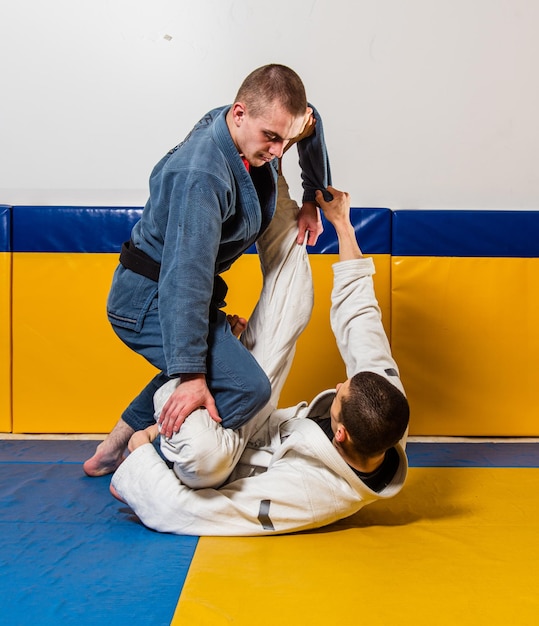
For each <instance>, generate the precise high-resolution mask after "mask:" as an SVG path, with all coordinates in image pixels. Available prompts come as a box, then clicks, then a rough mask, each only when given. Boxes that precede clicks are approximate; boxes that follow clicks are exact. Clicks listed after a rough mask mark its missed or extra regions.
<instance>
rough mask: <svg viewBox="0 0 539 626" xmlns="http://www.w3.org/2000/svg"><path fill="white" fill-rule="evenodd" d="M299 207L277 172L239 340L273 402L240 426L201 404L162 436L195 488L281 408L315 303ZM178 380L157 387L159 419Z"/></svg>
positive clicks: (232, 460)
mask: <svg viewBox="0 0 539 626" xmlns="http://www.w3.org/2000/svg"><path fill="white" fill-rule="evenodd" d="M298 211H299V208H298V205H297V204H296V202H295V201H294V200H291V199H290V195H289V190H288V185H287V183H286V180H285V179H284V178H283V177H282V176H279V181H278V196H277V207H276V211H275V216H274V218H273V220H272V221H271V224H270V225H269V227H268V229H267V230H266V231H265V232H264V234H263V235H262V237H261V238H260V239H259V240H258V242H257V248H258V254H259V258H260V265H261V270H262V276H263V285H262V291H261V294H260V298H259V301H258V303H257V305H256V307H255V309H254V311H253V313H252V315H251V318H250V319H249V323H248V326H247V329H246V331H245V332H244V333H243V334H242V336H241V341H242V342H243V343H244V345H245V346H246V347H247V348H248V349H249V350H250V352H251V353H252V354H253V355H254V357H255V358H256V360H257V361H258V363H259V364H260V365H261V366H262V368H263V370H264V371H265V372H266V374H267V376H268V378H269V380H270V383H271V388H272V394H271V398H270V401H269V403H268V404H267V405H266V406H265V407H264V409H262V411H260V412H259V413H258V414H257V415H255V417H253V418H252V419H251V420H250V421H249V422H247V423H246V424H245V425H244V426H242V427H241V428H239V429H238V430H236V431H235V430H232V429H228V428H223V427H222V426H221V425H220V424H218V423H217V422H215V421H214V420H212V419H211V418H210V416H209V414H208V412H207V411H206V409H198V410H196V411H194V412H193V413H192V414H191V415H190V416H189V417H188V418H187V419H186V420H185V422H184V423H183V425H182V427H181V428H180V431H179V432H178V433H177V434H176V435H174V436H173V437H171V438H170V439H165V438H164V437H161V444H160V445H161V452H162V453H163V455H164V456H165V458H166V459H168V460H169V461H172V462H173V469H174V472H175V473H176V475H177V476H178V478H179V479H180V480H181V482H182V483H183V484H185V485H187V486H188V487H191V488H193V489H201V488H206V487H218V486H220V485H221V484H223V483H224V482H225V480H226V479H227V478H228V476H229V475H230V474H231V473H232V471H233V469H234V467H235V466H236V464H237V462H238V460H239V458H240V456H241V454H242V452H243V450H244V449H245V446H246V445H247V442H248V441H249V439H250V438H251V436H252V435H253V434H254V433H256V431H257V430H258V429H259V428H260V426H261V425H262V424H263V423H264V422H265V421H266V420H267V419H268V418H269V416H270V415H271V413H272V411H273V410H274V409H276V408H277V403H278V401H279V395H280V393H281V390H282V388H283V385H284V383H285V381H286V377H287V375H288V372H289V370H290V367H291V365H292V360H293V358H294V353H295V346H296V341H297V339H298V337H299V335H300V334H301V333H302V331H303V330H304V328H305V326H306V325H307V324H308V322H309V319H310V317H311V312H312V307H313V284H312V274H311V267H310V264H309V257H308V254H307V250H306V247H305V245H306V244H305V243H304V244H303V245H302V246H299V245H298V244H297V243H296V237H297V233H298V230H297V216H298ZM306 239H307V238H305V241H306ZM177 384H178V380H171V381H169V382H167V383H166V384H165V385H163V387H161V388H160V389H159V390H158V391H157V392H156V394H155V396H154V407H155V418H156V420H157V419H158V418H159V415H160V413H161V410H162V409H163V406H164V405H165V403H166V401H167V400H168V398H169V396H170V394H171V393H172V392H173V390H174V388H175V386H176V385H177Z"/></svg>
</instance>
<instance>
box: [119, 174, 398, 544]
mask: <svg viewBox="0 0 539 626" xmlns="http://www.w3.org/2000/svg"><path fill="white" fill-rule="evenodd" d="M279 185H280V187H279V198H280V201H279V204H278V209H277V213H276V217H275V218H274V220H273V221H272V224H271V225H270V228H269V229H268V230H267V231H266V233H265V234H264V236H263V238H262V239H261V240H260V241H259V244H258V245H259V255H260V259H261V266H262V272H263V275H264V286H263V289H262V293H261V297H260V300H259V304H258V305H257V307H256V309H255V311H254V312H253V315H252V316H251V318H250V320H249V326H248V329H247V331H246V332H245V333H244V335H243V336H242V340H243V341H244V342H245V343H246V345H247V346H248V347H249V349H250V350H251V351H252V352H253V354H254V355H255V357H256V358H257V360H258V361H259V363H260V364H261V365H262V366H263V367H264V370H265V371H266V373H267V374H268V377H269V378H270V381H271V383H272V390H273V395H272V398H271V400H270V402H269V404H268V406H266V408H265V409H264V410H263V411H261V412H260V413H259V414H258V415H257V416H256V417H254V418H253V419H252V420H251V421H250V422H248V423H247V424H246V425H245V426H244V427H242V428H241V429H239V430H238V431H232V430H229V429H224V428H222V427H221V426H220V425H219V424H217V423H216V422H214V421H213V420H211V418H210V417H209V416H208V414H207V412H206V411H205V410H204V409H201V410H198V411H196V412H195V413H193V414H192V415H191V416H189V418H188V419H187V420H186V421H185V423H184V424H183V425H182V427H181V429H180V432H179V433H178V434H177V435H176V436H175V437H174V438H172V439H171V440H164V438H162V442H161V449H162V452H163V454H164V455H165V456H166V458H167V459H169V460H171V461H173V463H174V470H171V469H169V467H168V466H167V464H166V463H165V462H164V461H163V459H162V458H161V456H160V455H159V453H158V452H157V451H156V449H155V448H154V446H153V445H151V444H147V445H142V446H140V447H139V448H137V449H136V450H135V451H134V452H133V453H132V454H130V455H129V456H128V457H127V459H126V460H125V461H124V462H123V463H122V464H121V465H120V467H119V468H118V469H117V470H116V472H115V474H114V476H113V479H112V484H113V486H114V488H115V489H116V491H117V492H118V494H119V495H120V496H121V497H122V498H123V499H124V500H125V502H127V503H128V504H129V506H130V507H131V508H132V509H133V510H134V512H135V513H136V514H137V516H138V517H139V518H140V520H141V521H142V522H143V523H144V524H145V525H146V526H148V527H149V528H151V529H153V530H157V531H160V532H170V533H176V534H187V535H231V536H232V535H268V534H277V533H286V532H292V531H300V530H307V529H312V528H319V527H321V526H324V525H327V524H330V523H332V522H334V521H337V520H339V519H342V518H344V517H348V516H349V515H352V514H353V513H355V512H357V511H358V510H359V509H361V508H362V507H363V506H365V505H366V504H369V503H371V502H374V501H375V500H380V499H386V498H390V497H392V496H394V495H395V494H396V493H398V492H399V491H400V490H401V488H402V486H403V484H404V481H405V478H406V474H407V468H408V464H407V459H406V454H405V451H404V446H405V438H406V435H405V437H404V438H403V440H402V441H401V442H400V443H399V444H398V445H397V446H396V450H397V452H398V456H399V466H398V469H397V471H396V474H395V476H394V478H393V480H392V481H391V482H390V484H389V485H388V486H387V487H386V488H385V489H383V490H382V491H381V492H379V493H377V492H375V491H372V490H371V489H369V488H368V487H367V486H366V485H365V483H364V482H363V481H362V480H361V479H360V478H359V477H358V476H357V475H356V474H355V473H354V471H353V470H352V469H351V468H350V466H349V465H348V464H347V463H346V462H345V461H344V459H343V458H342V457H341V456H340V454H339V453H338V451H337V450H336V448H335V447H334V446H333V444H332V442H331V441H330V440H329V439H328V437H327V436H326V434H325V433H324V432H323V431H322V429H321V428H320V427H319V426H318V425H317V424H316V423H315V422H314V421H312V420H311V419H308V416H309V415H313V416H317V417H324V416H329V407H330V405H331V403H332V401H333V398H334V397H335V390H327V391H324V392H322V393H320V394H319V395H318V396H317V397H316V398H315V399H314V400H313V402H311V404H309V405H307V403H301V404H299V405H297V406H296V407H290V408H287V409H276V408H275V407H276V406H277V401H278V396H279V393H280V391H281V389H282V386H283V384H284V381H285V380H286V375H287V374H288V371H289V369H290V365H291V363H292V358H293V354H294V349H295V342H296V339H297V337H298V336H299V334H300V333H301V330H302V329H303V328H304V326H305V325H306V324H307V322H308V319H309V317H310V313H311V309H312V278H311V273H310V266H309V261H308V255H307V253H306V251H305V248H304V247H302V246H298V245H297V244H296V243H295V238H296V234H297V229H296V221H295V218H296V215H297V205H296V204H295V203H294V202H293V201H291V200H290V199H289V198H288V188H287V187H286V183H285V181H284V179H283V178H280V181H279ZM333 273H334V286H333V292H332V307H331V325H332V329H333V332H334V334H335V337H336V339H337V345H338V347H339V350H340V353H341V355H342V358H343V360H344V362H345V364H346V370H347V375H348V376H349V377H350V376H352V375H354V374H356V373H357V372H360V371H372V372H376V373H377V374H380V375H381V376H385V377H386V378H388V380H390V381H391V382H392V383H393V384H394V385H395V386H396V387H398V388H399V389H400V390H401V391H404V390H403V387H402V383H401V381H400V379H399V377H398V369H397V365H396V363H395V361H394V360H393V357H392V355H391V350H390V347H389V342H388V340H387V337H386V334H385V331H384V328H383V326H382V323H381V316H380V309H379V307H378V303H377V300H376V297H375V294H374V288H373V281H372V275H373V274H374V263H373V261H372V259H370V258H363V259H358V260H351V261H344V262H338V263H336V264H334V266H333ZM175 384H177V381H174V380H173V381H170V382H169V383H167V385H165V386H164V387H163V388H162V389H161V390H159V391H158V392H157V394H156V398H155V405H156V416H157V415H158V414H159V412H160V410H161V408H162V407H163V405H164V403H165V401H166V399H167V398H168V396H169V395H170V393H171V391H172V390H173V388H174V387H173V386H174V385H175ZM189 485H190V486H189Z"/></svg>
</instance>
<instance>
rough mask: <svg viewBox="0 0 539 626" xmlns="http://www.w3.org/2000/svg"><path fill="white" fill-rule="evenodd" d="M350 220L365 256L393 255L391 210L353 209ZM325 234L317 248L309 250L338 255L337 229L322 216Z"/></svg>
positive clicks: (318, 242) (315, 252)
mask: <svg viewBox="0 0 539 626" xmlns="http://www.w3.org/2000/svg"><path fill="white" fill-rule="evenodd" d="M350 218H351V220H352V224H353V226H354V230H355V233H356V238H357V240H358V242H359V245H360V246H361V250H362V251H363V252H364V253H365V254H390V253H391V211H390V209H378V208H376V209H374V208H372V209H371V208H361V209H352V210H351V211H350ZM322 222H323V224H324V232H323V233H322V234H321V235H320V237H319V238H318V241H317V243H316V246H313V247H312V248H309V252H310V253H311V254H338V252H339V246H338V242H337V236H336V235H335V229H334V228H333V226H332V225H331V224H329V223H328V222H327V221H326V220H325V218H324V217H323V216H322Z"/></svg>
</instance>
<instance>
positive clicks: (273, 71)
mask: <svg viewBox="0 0 539 626" xmlns="http://www.w3.org/2000/svg"><path fill="white" fill-rule="evenodd" d="M275 101H278V102H279V103H280V104H281V105H282V106H283V108H284V109H285V110H286V111H288V113H290V114H291V115H294V116H296V117H299V116H300V115H303V114H304V113H305V111H306V109H307V96H306V95H305V87H304V85H303V82H302V80H301V78H300V77H299V76H298V75H297V74H296V72H294V70H291V69H290V68H289V67H286V65H278V64H276V63H272V64H270V65H263V66H262V67H259V68H258V69H256V70H254V71H253V72H251V73H250V74H249V76H247V78H246V79H245V80H244V81H243V83H242V85H241V87H240V88H239V91H238V93H237V95H236V100H235V102H243V103H244V104H245V106H246V107H247V108H248V110H249V113H250V114H251V115H252V116H253V117H258V116H259V115H261V114H262V113H263V112H264V109H265V108H266V106H267V105H268V104H271V103H272V102H275Z"/></svg>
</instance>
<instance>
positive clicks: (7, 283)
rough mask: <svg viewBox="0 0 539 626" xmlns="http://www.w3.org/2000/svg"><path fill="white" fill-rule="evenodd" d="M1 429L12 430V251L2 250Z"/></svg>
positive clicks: (0, 321) (0, 274)
mask: <svg viewBox="0 0 539 626" xmlns="http://www.w3.org/2000/svg"><path fill="white" fill-rule="evenodd" d="M0 310H1V311H2V313H1V315H0V431H1V432H11V253H10V252H0Z"/></svg>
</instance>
